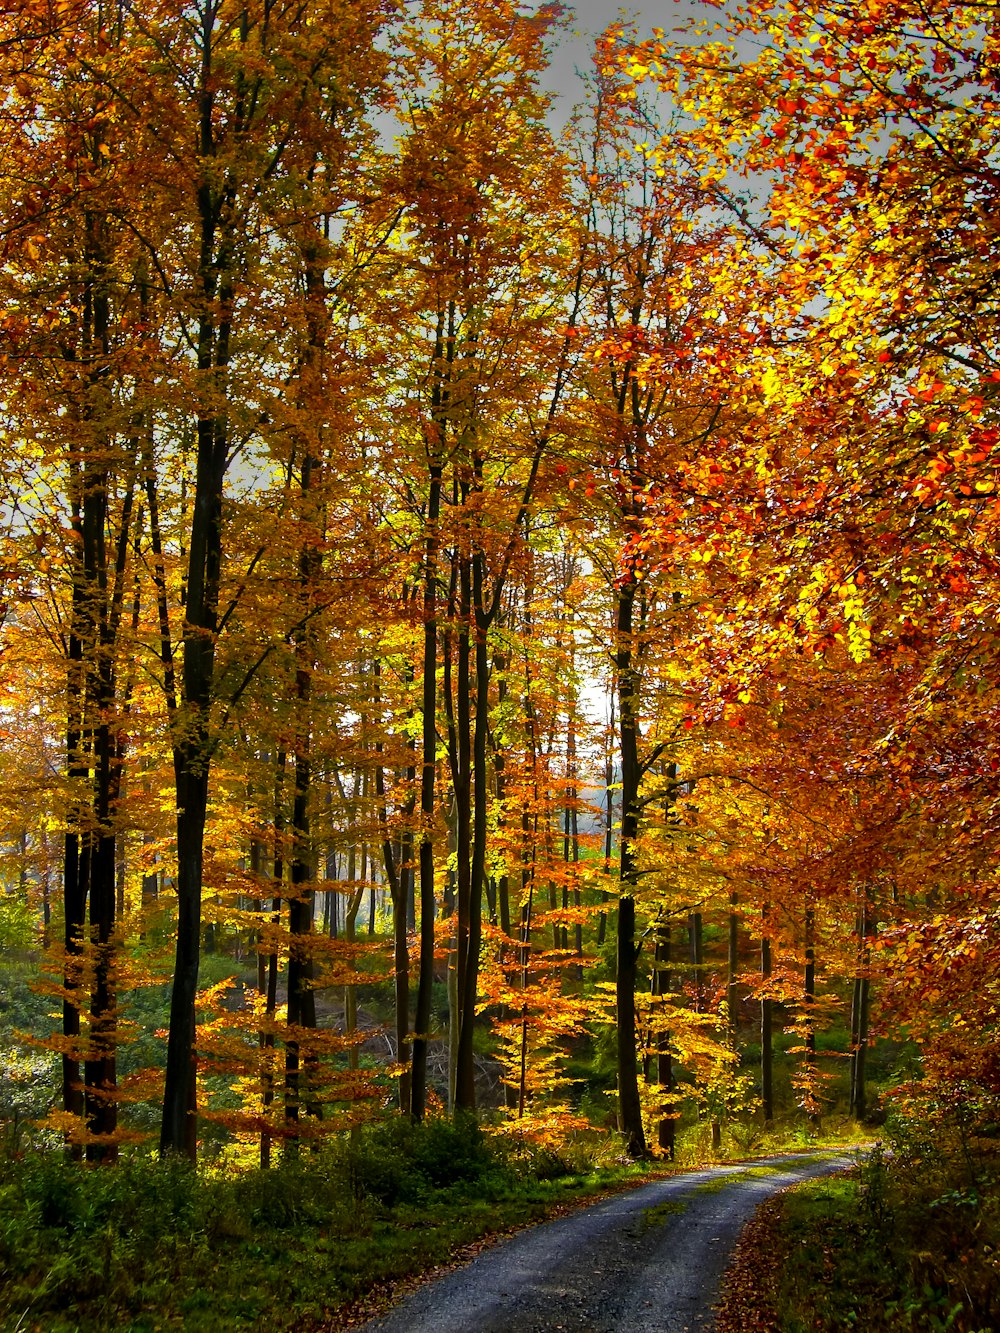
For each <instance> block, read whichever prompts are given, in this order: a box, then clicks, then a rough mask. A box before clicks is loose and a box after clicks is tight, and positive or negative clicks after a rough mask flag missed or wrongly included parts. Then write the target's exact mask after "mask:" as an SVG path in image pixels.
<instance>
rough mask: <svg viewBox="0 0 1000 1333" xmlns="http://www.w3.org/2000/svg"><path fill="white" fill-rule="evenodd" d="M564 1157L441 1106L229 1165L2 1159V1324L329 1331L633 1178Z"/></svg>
mask: <svg viewBox="0 0 1000 1333" xmlns="http://www.w3.org/2000/svg"><path fill="white" fill-rule="evenodd" d="M557 1165H558V1164H557V1163H556V1162H555V1161H554V1160H553V1159H552V1154H551V1153H548V1154H545V1153H542V1154H536V1153H533V1152H531V1151H530V1150H527V1149H524V1150H522V1151H520V1152H519V1153H517V1154H513V1153H512V1152H511V1150H510V1149H509V1148H508V1147H506V1146H504V1145H503V1143H502V1142H501V1141H498V1140H496V1139H494V1138H491V1137H489V1136H487V1135H485V1134H484V1133H483V1132H482V1131H481V1130H480V1129H479V1128H478V1127H477V1126H476V1124H475V1123H474V1122H472V1121H461V1120H460V1121H458V1122H453V1121H450V1120H446V1119H444V1118H441V1119H432V1120H429V1121H427V1122H426V1123H425V1124H424V1125H419V1126H414V1125H411V1124H409V1123H407V1122H404V1121H402V1120H396V1121H391V1122H386V1123H383V1124H381V1125H378V1126H375V1127H372V1128H371V1129H368V1130H362V1131H357V1132H356V1133H355V1134H354V1135H353V1137H352V1138H350V1139H345V1140H344V1141H342V1142H341V1143H339V1144H334V1145H330V1146H329V1147H326V1148H324V1149H323V1150H322V1151H318V1152H315V1153H304V1154H303V1156H302V1158H301V1159H300V1160H299V1161H298V1162H288V1163H285V1164H283V1165H280V1166H278V1167H277V1168H275V1169H273V1170H271V1171H267V1172H262V1171H249V1172H245V1173H243V1174H240V1175H238V1176H231V1177H226V1176H225V1175H222V1174H206V1173H204V1172H198V1173H196V1172H194V1171H193V1170H191V1169H190V1167H189V1166H187V1164H184V1163H180V1162H170V1161H167V1162H160V1161H158V1160H156V1159H155V1158H153V1157H149V1156H133V1157H131V1158H126V1159H123V1160H122V1161H121V1162H120V1163H119V1164H118V1166H117V1167H115V1168H112V1169H109V1168H86V1167H82V1166H80V1165H79V1164H77V1163H74V1162H69V1161H67V1160H66V1159H65V1158H64V1157H63V1156H62V1154H61V1153H52V1152H49V1153H43V1152H26V1153H24V1154H17V1155H8V1156H6V1157H5V1158H3V1159H0V1272H2V1273H3V1274H4V1275H5V1276H4V1279H3V1281H2V1284H0V1328H3V1329H9V1330H13V1329H17V1330H18V1331H19V1333H35V1331H36V1330H37V1331H38V1333H43V1331H44V1333H71V1331H72V1333H97V1331H98V1330H101V1333H104V1331H106V1330H108V1329H111V1328H113V1329H115V1330H121V1333H153V1331H154V1330H168V1329H183V1330H184V1331H185V1333H225V1331H226V1330H237V1329H239V1330H249V1329H268V1330H281V1329H290V1328H293V1327H294V1328H295V1329H297V1330H308V1329H320V1328H323V1327H324V1326H325V1325H328V1324H329V1322H330V1320H331V1318H332V1316H333V1313H334V1311H335V1310H336V1309H337V1307H338V1306H341V1305H343V1304H344V1303H345V1302H350V1301H352V1300H355V1299H357V1298H358V1297H359V1296H360V1295H361V1294H363V1293H365V1292H367V1291H369V1290H370V1289H371V1288H373V1287H377V1286H378V1285H379V1284H385V1283H389V1282H391V1281H393V1280H396V1279H399V1278H401V1277H405V1276H408V1275H411V1274H415V1273H419V1272H422V1271H424V1270H426V1269H428V1268H431V1267H434V1266H435V1265H437V1264H440V1263H443V1262H445V1261H447V1259H448V1258H449V1257H450V1256H451V1255H452V1254H453V1253H454V1252H455V1251H456V1250H457V1249H459V1248H461V1247H462V1246H464V1245H467V1244H469V1243H470V1242H472V1241H474V1240H475V1239H477V1238H478V1237H480V1236H482V1235H484V1234H486V1233H489V1232H496V1231H502V1230H505V1229H508V1228H510V1227H513V1226H517V1225H520V1224H523V1223H525V1222H530V1221H535V1220H539V1219H541V1218H543V1217H545V1216H546V1215H549V1214H550V1213H551V1212H552V1210H553V1208H554V1207H555V1206H556V1205H558V1204H560V1203H563V1202H564V1201H567V1200H573V1199H580V1198H586V1197H587V1196H588V1195H591V1194H596V1193H598V1192H600V1191H601V1190H602V1189H607V1188H608V1187H609V1186H613V1185H615V1184H616V1183H620V1182H622V1181H624V1180H627V1179H629V1178H630V1176H631V1175H638V1174H639V1170H638V1168H635V1167H624V1166H620V1167H617V1168H609V1167H605V1168H598V1169H589V1168H588V1169H585V1170H573V1169H572V1167H573V1165H574V1164H573V1163H572V1162H569V1161H563V1162H561V1168H562V1169H561V1170H557ZM575 1165H576V1166H585V1165H586V1164H585V1163H583V1162H579V1161H578V1162H577V1163H576V1164H575Z"/></svg>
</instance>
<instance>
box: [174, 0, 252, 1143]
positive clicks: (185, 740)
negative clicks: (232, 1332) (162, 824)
mask: <svg viewBox="0 0 1000 1333" xmlns="http://www.w3.org/2000/svg"><path fill="white" fill-rule="evenodd" d="M215 21H216V11H215V8H214V7H213V6H207V7H206V8H205V10H204V17H203V31H202V34H201V51H202V67H201V71H200V81H199V88H198V102H199V107H198V109H199V124H200V130H199V133H200V141H199V145H198V147H199V156H200V159H201V161H202V163H203V164H204V165H203V169H202V177H201V180H200V182H199V185H198V190H197V205H198V214H199V238H198V239H199V268H198V275H197V285H198V298H199V305H200V307H201V308H200V312H199V316H198V324H197V357H196V359H197V366H198V371H199V374H200V375H201V376H202V380H203V383H204V385H205V389H206V391H208V390H209V386H210V385H211V386H212V387H211V394H212V395H214V396H215V397H216V402H217V405H216V406H213V407H212V408H210V409H209V410H206V411H204V412H203V413H202V414H201V415H200V416H199V417H198V420H197V458H196V464H195V485H194V495H193V503H192V510H191V525H190V545H189V549H188V562H187V585H186V597H185V606H184V632H183V672H182V675H181V686H182V688H181V708H180V710H179V716H178V717H177V719H176V728H175V732H174V747H173V758H174V782H175V787H176V793H177V948H176V955H175V961H174V983H173V991H172V993H171V997H170V1032H169V1036H168V1038H167V1059H166V1078H165V1083H164V1091H163V1119H162V1124H161V1128H160V1152H161V1153H182V1154H184V1155H186V1156H187V1157H189V1158H190V1159H191V1160H192V1161H194V1159H195V1156H196V1153H197V1097H196V1090H195V1069H196V1051H195V996H196V995H197V991H198V966H199V961H200V958H199V955H200V947H201V897H202V875H203V859H204V843H205V821H206V816H207V813H208V793H209V770H210V766H211V756H212V746H213V737H212V731H211V723H210V714H211V708H212V702H213V696H214V690H215V643H216V636H217V633H218V628H219V626H218V608H219V584H220V577H221V572H222V502H223V488H224V483H225V476H226V464H227V459H228V444H229V430H228V418H227V413H226V393H227V389H226V370H227V367H228V365H229V349H230V333H231V324H230V320H231V312H232V310H233V309H234V306H235V289H234V286H233V282H234V273H235V236H234V232H233V227H234V225H235V224H234V222H233V221H232V220H231V219H234V218H235V217H236V216H237V210H236V209H235V207H234V198H233V197H232V196H233V187H232V186H231V185H230V184H228V183H223V184H220V183H219V178H220V176H222V173H220V172H219V171H218V168H217V164H216V163H215V161H214V159H215V137H214V135H215V129H214V110H215V82H216V79H215V71H214V68H213V59H214V52H215V50H216V42H215V40H214V37H215ZM222 179H223V181H224V180H225V178H224V176H222ZM223 218H225V219H226V221H225V223H224V225H222V220H223Z"/></svg>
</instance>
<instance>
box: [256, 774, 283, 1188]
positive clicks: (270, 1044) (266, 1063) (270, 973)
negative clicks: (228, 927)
mask: <svg viewBox="0 0 1000 1333" xmlns="http://www.w3.org/2000/svg"><path fill="white" fill-rule="evenodd" d="M286 765H287V755H286V754H285V751H284V750H279V751H278V754H277V756H276V759H275V765H274V790H273V800H272V806H273V811H274V813H273V820H272V824H273V837H274V841H273V849H272V850H273V857H272V867H271V872H272V882H273V885H274V892H273V894H272V897H271V925H272V927H273V929H274V932H275V934H274V938H273V939H272V943H271V948H270V950H269V952H268V954H267V961H266V965H265V967H264V968H263V969H259V970H258V974H257V975H258V978H260V977H261V976H263V978H264V1024H263V1027H262V1028H261V1031H260V1049H261V1071H262V1072H261V1103H262V1106H263V1116H262V1120H263V1126H262V1128H261V1132H260V1165H261V1170H264V1171H266V1170H267V1169H268V1167H270V1165H271V1137H272V1136H271V1130H270V1128H269V1124H268V1120H269V1115H270V1111H271V1106H272V1104H273V1102H274V1073H273V1056H272V1052H273V1050H274V1023H275V1015H276V1013H277V1009H278V947H277V930H278V927H279V926H280V925H281V898H282V893H283V884H284V878H285V813H284V799H285V768H286Z"/></svg>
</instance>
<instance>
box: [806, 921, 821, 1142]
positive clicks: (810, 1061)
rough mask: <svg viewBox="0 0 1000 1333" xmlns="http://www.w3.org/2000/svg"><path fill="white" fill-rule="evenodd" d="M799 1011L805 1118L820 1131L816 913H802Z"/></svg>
mask: <svg viewBox="0 0 1000 1333" xmlns="http://www.w3.org/2000/svg"><path fill="white" fill-rule="evenodd" d="M802 1010H803V1021H804V1024H805V1032H804V1034H803V1037H804V1040H803V1042H802V1046H803V1051H802V1066H803V1071H802V1072H803V1079H804V1083H805V1096H806V1099H807V1106H806V1114H807V1116H808V1118H809V1123H810V1125H811V1126H812V1127H813V1128H814V1129H816V1128H818V1127H819V1122H820V1113H819V1103H818V1101H817V1100H816V1088H815V1085H816V911H815V908H813V907H812V906H811V905H807V906H806V910H805V968H804V970H803V975H802Z"/></svg>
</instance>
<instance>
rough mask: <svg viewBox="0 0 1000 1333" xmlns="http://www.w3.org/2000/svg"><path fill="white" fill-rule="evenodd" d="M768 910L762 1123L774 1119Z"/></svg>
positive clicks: (763, 954)
mask: <svg viewBox="0 0 1000 1333" xmlns="http://www.w3.org/2000/svg"><path fill="white" fill-rule="evenodd" d="M769 915H770V910H769V908H766V907H765V908H764V911H763V913H762V918H763V928H762V933H761V940H760V975H761V984H762V988H763V993H762V997H761V1002H760V1096H761V1102H762V1104H763V1107H764V1121H765V1123H766V1124H770V1123H771V1121H772V1120H773V1119H774V1048H773V1042H774V1033H773V1013H772V1000H771V995H770V989H769V988H770V984H771V940H770V937H769V935H768V933H767V932H768V929H769V926H768V917H769Z"/></svg>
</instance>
